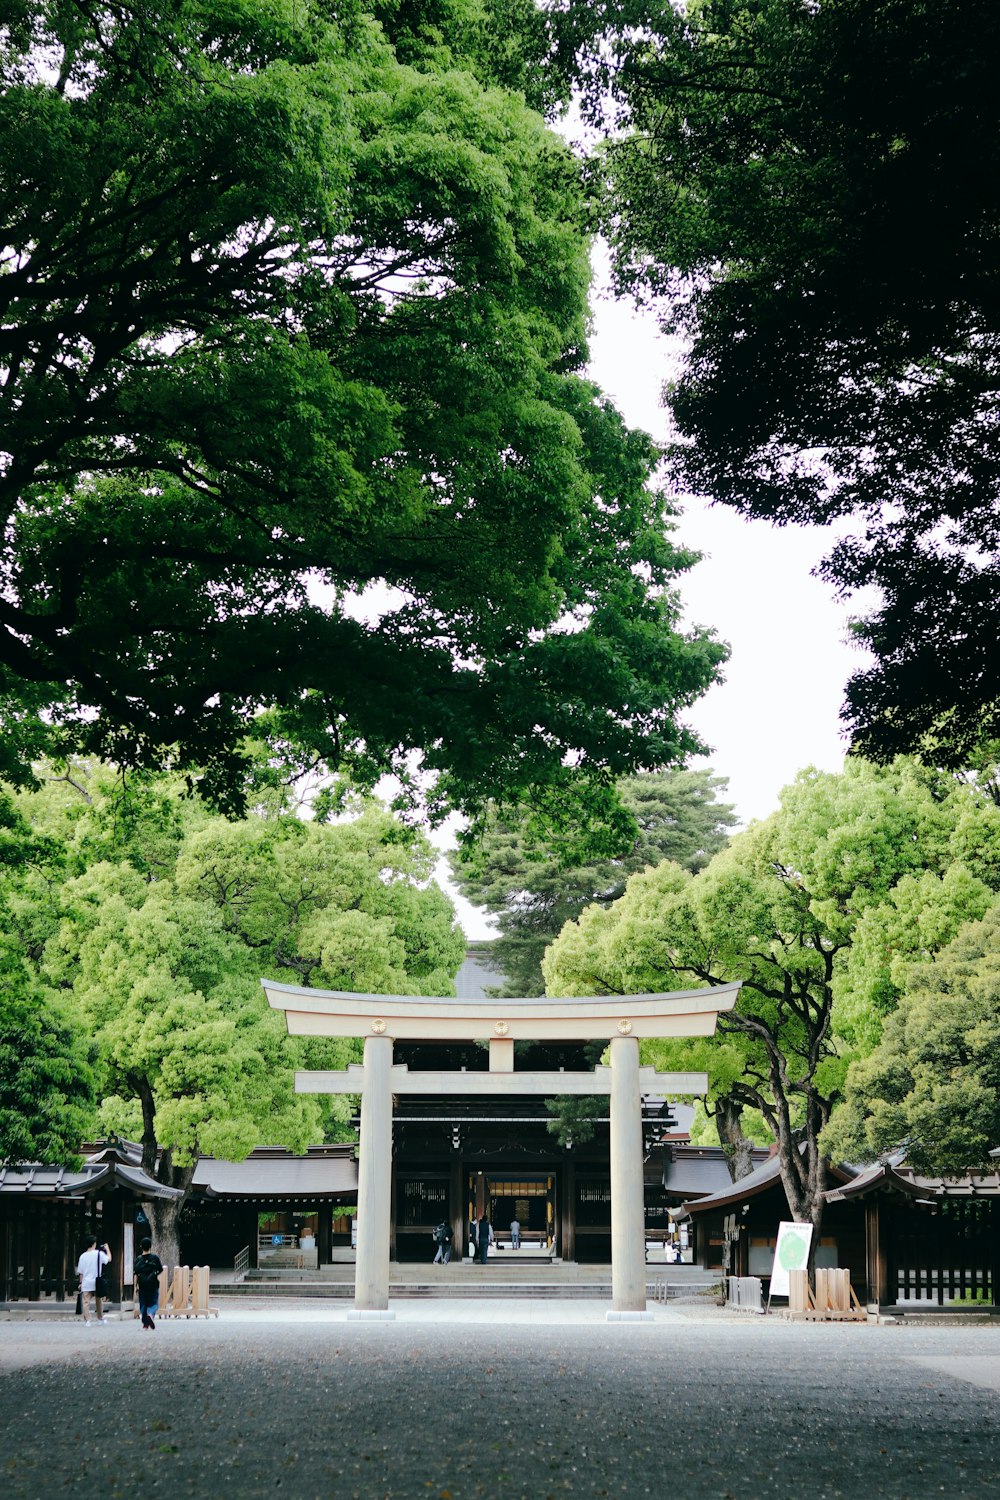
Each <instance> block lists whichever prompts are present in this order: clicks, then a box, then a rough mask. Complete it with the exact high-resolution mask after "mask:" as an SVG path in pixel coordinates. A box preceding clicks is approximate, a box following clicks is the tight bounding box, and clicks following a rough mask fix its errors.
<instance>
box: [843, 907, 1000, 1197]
mask: <svg viewBox="0 0 1000 1500" xmlns="http://www.w3.org/2000/svg"><path fill="white" fill-rule="evenodd" d="M824 1144H825V1146H826V1149H827V1150H829V1151H831V1152H837V1153H839V1154H840V1155H842V1156H844V1157H846V1158H848V1159H850V1158H851V1157H858V1158H860V1159H861V1160H871V1159H872V1158H873V1157H875V1156H877V1155H879V1154H880V1153H883V1152H892V1151H894V1150H896V1149H897V1148H898V1147H899V1146H900V1145H905V1148H906V1160H907V1162H908V1164H909V1165H911V1166H913V1167H915V1168H916V1170H917V1171H918V1172H928V1173H931V1174H933V1175H937V1174H944V1175H947V1174H962V1173H965V1172H969V1171H974V1170H976V1169H979V1170H989V1169H991V1167H992V1165H993V1164H992V1163H991V1162H990V1160H989V1152H990V1150H991V1149H992V1148H993V1147H995V1146H997V1145H1000V907H997V906H993V907H991V909H990V911H989V912H988V913H987V915H986V916H985V917H984V919H983V920H982V921H981V922H974V923H970V924H969V925H968V926H966V927H964V928H963V929H962V930H961V932H960V933H959V934H958V936H957V937H955V938H954V939H953V940H952V941H951V942H950V943H948V944H947V945H946V946H945V947H943V948H942V949H941V951H940V952H938V953H936V954H935V956H934V958H933V960H930V961H925V962H923V963H919V964H916V965H913V966H912V967H911V969H910V971H909V975H908V979H907V984H906V991H905V994H904V995H903V997H902V998H901V1000H900V1001H899V1004H898V1006H897V1008H896V1009H895V1010H894V1011H893V1012H892V1014H891V1015H890V1016H889V1017H888V1018H887V1019H886V1022H885V1028H884V1030H883V1033H882V1040H881V1042H880V1044H879V1046H878V1047H876V1049H875V1050H874V1052H872V1053H871V1054H870V1055H869V1056H868V1057H866V1058H863V1059H859V1060H858V1061H857V1062H855V1063H853V1064H852V1066H851V1068H850V1070H849V1072H848V1074H847V1082H846V1087H845V1099H844V1104H843V1106H842V1107H841V1108H840V1109H839V1110H838V1111H837V1113H836V1114H835V1115H834V1117H833V1120H832V1121H831V1124H830V1126H829V1129H828V1130H827V1132H826V1135H825V1136H824Z"/></svg>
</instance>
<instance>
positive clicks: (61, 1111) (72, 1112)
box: [0, 793, 96, 1166]
mask: <svg viewBox="0 0 1000 1500" xmlns="http://www.w3.org/2000/svg"><path fill="white" fill-rule="evenodd" d="M63 873H64V866H63V860H62V857H61V850H60V847H59V844H58V841H57V840H55V839H53V838H51V837H46V836H44V835H42V836H38V835H37V834H36V833H35V832H33V831H32V829H31V827H30V825H29V824H28V822H27V821H26V819H25V818H24V817H23V816H22V815H21V814H20V813H19V812H18V811H17V809H16V808H15V806H14V804H13V803H12V802H11V800H10V798H9V797H7V796H5V795H3V794H2V793H0V1166H5V1165H7V1164H8V1163H13V1162H26V1161H41V1162H62V1163H68V1164H72V1163H73V1162H74V1161H75V1160H76V1158H77V1152H78V1147H79V1144H80V1142H81V1140H83V1139H84V1138H85V1136H86V1135H87V1133H88V1132H89V1131H90V1130H91V1129H92V1127H93V1123H94V1118H95V1115H94V1111H95V1103H96V1100H95V1079H94V1073H93V1069H92V1067H91V1063H92V1061H93V1055H92V1054H93V1046H92V1044H91V1043H89V1042H88V1039H87V1038H86V1036H85V1035H83V1034H82V1033H81V1031H80V1030H79V1029H78V1028H77V1027H75V1026H74V1024H73V1020H72V1018H71V1016H70V1015H67V1014H66V1012H65V1011H64V1009H63V1007H61V1006H60V1005H59V1004H58V1003H57V1002H56V1001H55V999H54V997H53V996H52V995H51V993H49V992H47V991H46V989H45V987H44V986H43V985H42V984H41V983H40V981H39V977H38V974H37V972H36V969H35V967H34V965H33V964H32V962H31V955H30V953H29V951H28V949H27V948H26V947H25V945H24V943H23V942H22V941H21V937H20V935H19V933H18V930H17V923H16V921H15V919H14V914H13V912H12V910H11V905H10V903H11V901H12V900H13V901H14V902H15V903H17V902H18V899H19V894H20V892H21V891H22V890H23V888H24V886H25V884H26V882H27V881H29V880H30V879H31V878H32V877H35V878H37V879H39V880H40V881H42V882H44V883H48V884H49V885H50V886H51V885H52V884H53V883H58V882H59V881H60V880H61V879H62V876H63Z"/></svg>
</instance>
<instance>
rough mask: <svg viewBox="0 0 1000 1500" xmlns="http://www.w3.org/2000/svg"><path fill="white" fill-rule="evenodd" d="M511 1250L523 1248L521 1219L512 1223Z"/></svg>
mask: <svg viewBox="0 0 1000 1500" xmlns="http://www.w3.org/2000/svg"><path fill="white" fill-rule="evenodd" d="M510 1248H511V1249H512V1250H520V1248H521V1223H520V1220H519V1219H511V1221H510Z"/></svg>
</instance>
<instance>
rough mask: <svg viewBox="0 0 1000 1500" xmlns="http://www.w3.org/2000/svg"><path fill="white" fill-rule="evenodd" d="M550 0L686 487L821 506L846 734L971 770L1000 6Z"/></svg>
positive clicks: (897, 1) (996, 670)
mask: <svg viewBox="0 0 1000 1500" xmlns="http://www.w3.org/2000/svg"><path fill="white" fill-rule="evenodd" d="M570 10H571V12H573V11H575V12H576V18H575V22H572V24H571V23H569V22H567V23H566V24H567V30H568V33H569V35H570V37H571V39H572V41H573V43H574V44H576V45H579V46H580V48H581V52H582V56H583V57H584V59H585V66H584V67H583V70H582V77H583V80H584V83H585V84H587V85H589V86H590V90H591V99H592V102H593V105H594V111H595V114H596V116H597V117H603V115H604V110H605V108H606V104H607V100H608V99H609V98H610V99H611V100H613V101H614V105H615V106H616V107H615V110H614V124H615V127H616V131H617V134H616V136H615V139H614V140H613V141H612V144H611V145H610V146H609V148H608V149H607V151H606V152H605V153H604V155H603V158H602V164H601V169H600V175H601V177H602V182H603V186H604V190H605V194H606V197H605V202H606V205H607V216H606V227H607V232H608V234H609V237H610V239H611V242H612V246H613V250H614V256H615V263H616V267H617V274H618V279H619V284H620V285H621V286H622V287H624V288H626V289H631V290H636V291H639V292H640V294H643V293H649V294H651V295H652V296H653V297H654V298H656V299H657V300H658V301H659V304H660V307H661V309H662V311H663V317H664V321H665V323H666V324H667V325H668V326H670V327H672V328H674V329H675V330H679V331H681V332H683V333H684V334H685V335H686V337H687V338H688V340H689V352H688V355H687V358H686V361H685V364H684V368H683V370H682V372H681V373H680V376H679V378H678V379H677V380H676V383H675V384H674V385H673V387H672V389H671V391H670V394H669V400H670V406H671V410H672V413H673V418H674V421H675V423H676V426H677V429H678V431H679V433H680V435H681V438H682V442H681V443H680V444H679V445H678V447H677V448H676V449H675V451H674V461H675V463H676V465H677V472H678V475H679V477H680V482H683V483H684V484H685V485H686V486H688V487H690V488H694V489H696V490H698V491H700V492H702V493H704V494H707V495H710V496H711V497H712V498H714V499H716V500H719V501H722V502H724V503H725V504H728V505H732V506H735V507H736V508H738V509H739V510H740V511H742V512H743V513H744V514H746V515H749V516H755V517H768V518H770V519H772V520H774V521H776V522H777V523H779V524H783V523H787V522H800V521H809V522H821V523H826V522H831V521H835V520H840V522H841V524H840V525H839V527H838V532H839V536H840V539H839V540H838V541H837V543H836V545H835V546H834V547H833V550H832V551H831V553H830V555H829V557H828V558H827V560H826V562H825V564H824V565H823V569H822V571H823V572H824V573H825V575H826V576H827V577H828V578H830V579H831V580H832V581H833V582H834V583H835V584H836V585H837V586H838V587H840V588H842V589H845V590H858V589H864V588H866V587H867V586H870V585H874V586H875V589H876V590H877V599H878V603H877V604H875V605H874V607H872V608H871V611H870V613H869V614H868V615H867V616H866V618H864V619H863V620H861V621H860V622H859V623H858V625H857V627H856V629H857V633H858V636H859V638H860V640H861V641H862V642H863V643H864V644H865V645H866V646H867V647H868V649H869V650H870V651H871V652H872V653H873V655H874V664H873V665H872V666H870V667H866V668H863V669H862V670H860V671H859V672H858V673H857V674H856V675H855V676H854V678H853V679H852V681H851V683H850V684H849V686H848V691H847V702H846V707H845V717H846V719H847V721H848V723H849V724H850V726H851V728H852V730H853V734H854V739H855V745H856V746H857V747H858V748H859V749H860V750H861V751H862V752H863V753H865V754H867V755H869V756H870V757H875V758H879V759H882V758H886V757H888V758H891V756H892V755H893V754H895V753H897V752H898V751H900V750H916V749H923V748H927V749H933V752H934V754H935V755H936V756H937V757H939V760H938V763H941V760H942V759H947V760H948V761H949V763H952V764H959V765H960V764H963V763H965V761H966V760H967V758H968V756H969V755H970V753H971V752H972V750H973V748H974V747H975V745H976V743H977V742H978V740H979V738H980V736H981V735H982V733H983V731H984V726H985V727H986V728H987V730H988V732H989V733H991V734H993V735H995V734H996V732H997V724H998V721H1000V660H998V656H997V653H996V650H995V641H996V639H997V635H998V627H1000V613H998V611H1000V604H998V600H1000V587H998V582H1000V539H998V532H997V519H996V517H997V498H998V494H1000V436H998V433H1000V424H998V412H1000V311H998V306H997V299H996V295H995V286H996V280H997V273H998V268H1000V192H998V182H1000V170H998V168H1000V95H998V92H997V89H996V78H995V74H996V59H997V56H998V52H1000V11H998V9H997V7H996V5H995V4H993V3H992V0H964V3H963V4H961V5H942V4H940V3H938V0H816V3H802V0H686V3H682V4H674V3H673V0H611V3H606V4H599V5H597V6H596V7H589V6H588V7H583V6H577V7H570ZM595 37H596V41H595ZM664 373H666V372H664ZM844 518H849V521H848V522H845V520H844ZM868 597H869V598H870V597H871V596H870V595H869V596H868ZM865 607H866V608H867V607H868V606H867V604H866V606H865Z"/></svg>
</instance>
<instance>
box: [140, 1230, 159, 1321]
mask: <svg viewBox="0 0 1000 1500" xmlns="http://www.w3.org/2000/svg"><path fill="white" fill-rule="evenodd" d="M139 1252H140V1253H139V1255H138V1257H137V1258H136V1262H135V1265H134V1266H133V1267H132V1271H133V1274H134V1276H135V1284H136V1286H137V1288H138V1291H139V1316H140V1318H141V1319H142V1326H143V1328H155V1327H156V1324H155V1322H154V1321H153V1320H154V1318H155V1317H156V1314H157V1313H158V1312H159V1310H160V1272H161V1271H162V1270H163V1262H162V1260H161V1259H160V1257H159V1256H158V1255H154V1254H153V1241H152V1240H151V1239H150V1238H149V1236H148V1235H147V1236H146V1238H145V1239H144V1240H141V1241H140V1243H139Z"/></svg>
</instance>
